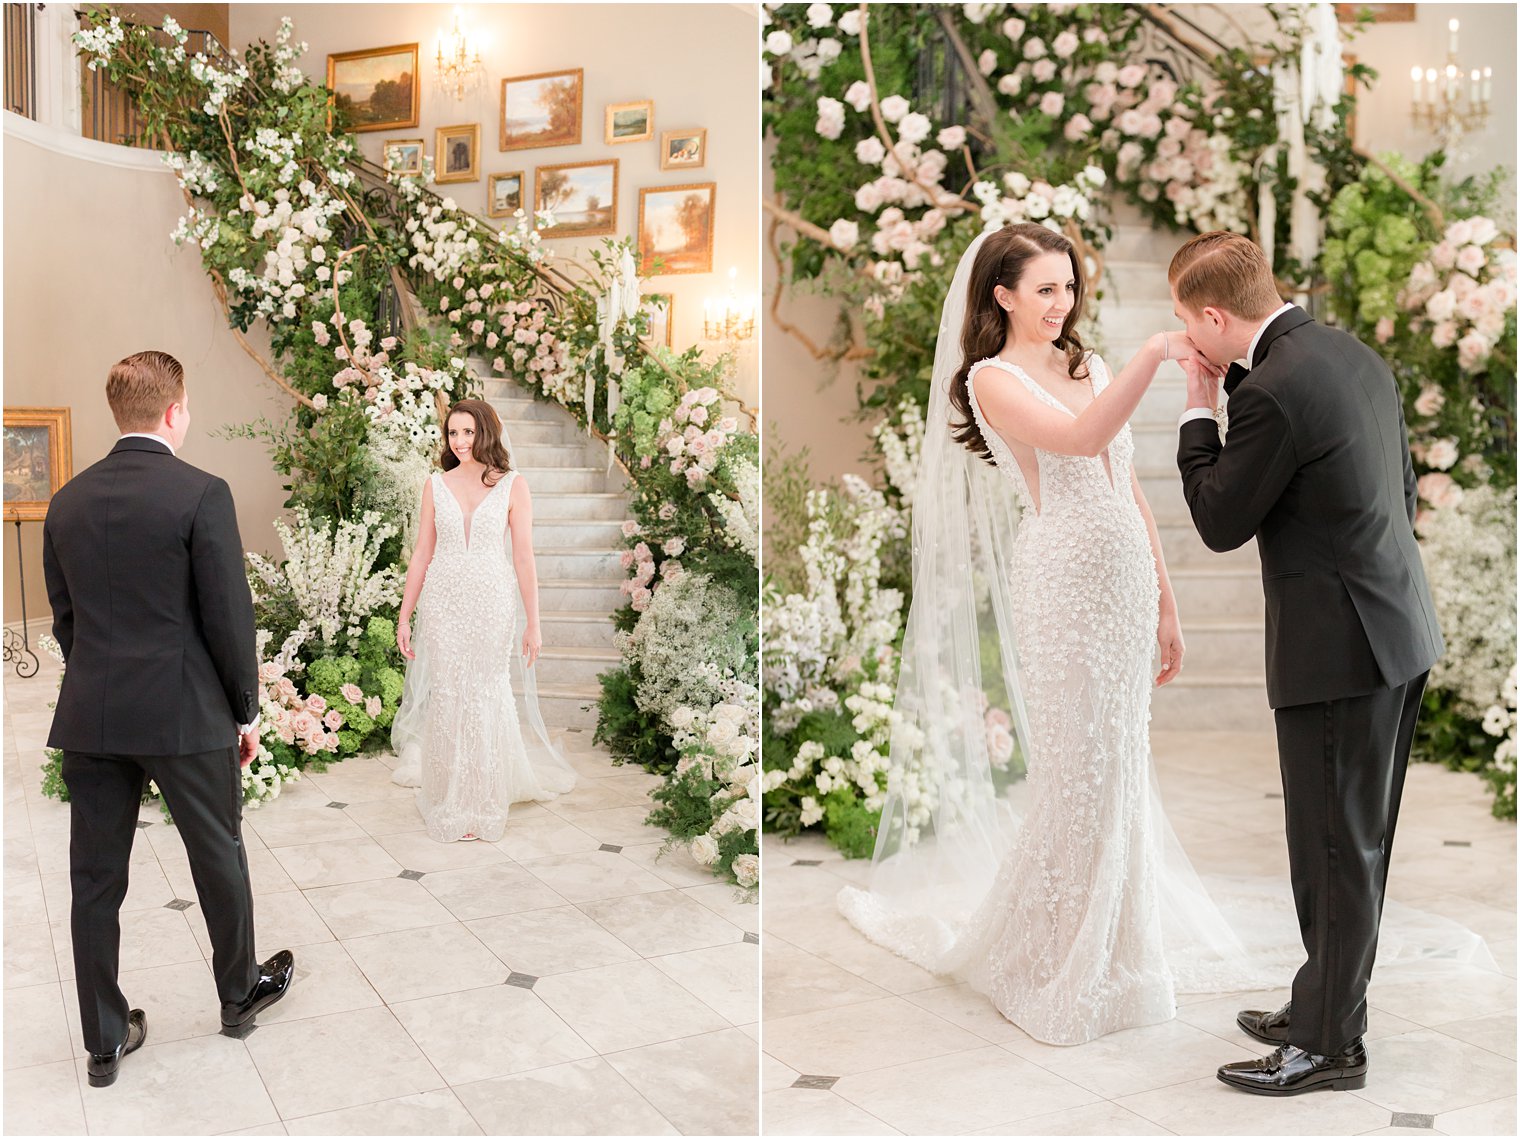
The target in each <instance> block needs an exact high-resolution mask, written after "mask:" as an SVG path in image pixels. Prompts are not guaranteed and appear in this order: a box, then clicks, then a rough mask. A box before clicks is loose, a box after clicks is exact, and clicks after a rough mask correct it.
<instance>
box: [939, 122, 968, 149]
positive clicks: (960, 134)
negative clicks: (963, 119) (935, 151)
mask: <svg viewBox="0 0 1520 1139" xmlns="http://www.w3.org/2000/svg"><path fill="white" fill-rule="evenodd" d="M934 138H935V141H936V142H938V143H939V144H940V145H941V146H942V147H944V148H945V149H946V150H959V149H960V148H961V147H963V146H965V145H966V128H965V127H946V128H945V129H944V130H942V131H940V132H939V134H937V135H935V136H934Z"/></svg>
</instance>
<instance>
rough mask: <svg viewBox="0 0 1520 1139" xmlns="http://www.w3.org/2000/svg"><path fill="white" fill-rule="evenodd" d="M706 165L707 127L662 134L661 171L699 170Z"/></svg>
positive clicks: (663, 132)
mask: <svg viewBox="0 0 1520 1139" xmlns="http://www.w3.org/2000/svg"><path fill="white" fill-rule="evenodd" d="M706 165H707V128H706V127H691V128H689V129H687V130H679V131H662V132H661V133H660V169H661V170H697V169H700V168H701V167H703V166H706Z"/></svg>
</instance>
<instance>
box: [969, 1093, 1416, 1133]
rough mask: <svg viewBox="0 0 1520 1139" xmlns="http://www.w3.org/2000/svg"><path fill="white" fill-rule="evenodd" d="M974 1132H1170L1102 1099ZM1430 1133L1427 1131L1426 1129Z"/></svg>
mask: <svg viewBox="0 0 1520 1139" xmlns="http://www.w3.org/2000/svg"><path fill="white" fill-rule="evenodd" d="M971 1134H973V1135H1170V1134H1171V1132H1170V1131H1168V1130H1167V1129H1166V1128H1165V1127H1161V1126H1159V1125H1157V1124H1155V1123H1152V1122H1151V1121H1150V1120H1148V1119H1143V1118H1141V1117H1140V1116H1138V1115H1136V1114H1135V1113H1134V1112H1133V1111H1126V1110H1125V1109H1124V1108H1122V1107H1120V1106H1119V1105H1118V1104H1116V1103H1110V1102H1109V1101H1107V1100H1100V1101H1098V1102H1097V1103H1089V1104H1084V1105H1083V1106H1081V1107H1069V1108H1067V1109H1066V1110H1064V1111H1053V1112H1050V1113H1049V1114H1046V1115H1031V1116H1029V1117H1027V1118H1024V1119H1015V1120H1013V1121H1011V1122H1010V1121H1006V1120H1005V1121H1004V1122H1002V1123H995V1124H993V1125H992V1126H991V1127H984V1128H981V1129H979V1130H977V1131H973V1132H971ZM1427 1134H1428V1133H1427Z"/></svg>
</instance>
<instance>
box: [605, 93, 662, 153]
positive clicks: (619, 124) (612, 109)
mask: <svg viewBox="0 0 1520 1139" xmlns="http://www.w3.org/2000/svg"><path fill="white" fill-rule="evenodd" d="M606 137H607V143H608V145H615V144H617V143H622V142H648V141H649V140H650V139H652V138H653V137H654V100H653V99H636V100H634V101H633V102H632V103H608V104H607V116H606Z"/></svg>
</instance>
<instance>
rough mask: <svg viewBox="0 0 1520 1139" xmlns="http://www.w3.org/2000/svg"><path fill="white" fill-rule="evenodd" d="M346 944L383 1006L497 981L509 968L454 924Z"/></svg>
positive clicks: (383, 934) (371, 936)
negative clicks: (381, 1000)
mask: <svg viewBox="0 0 1520 1139" xmlns="http://www.w3.org/2000/svg"><path fill="white" fill-rule="evenodd" d="M344 948H346V949H347V950H348V953H349V956H350V957H352V958H353V959H354V962H355V964H357V965H358V966H359V968H360V969H362V970H363V971H364V975H365V976H366V977H367V978H368V979H369V983H370V984H371V985H373V986H374V987H375V991H376V992H378V993H379V994H380V995H381V997H383V998H384V999H385V1001H386V1003H387V1004H395V1003H397V1002H398V1001H410V1000H416V999H417V998H419V997H434V996H438V995H440V994H442V993H457V992H459V991H461V990H463V989H479V988H482V987H484V986H486V985H500V984H501V983H503V982H504V981H505V980H506V979H507V976H508V974H509V973H510V972H511V970H510V969H508V968H507V966H506V965H504V964H503V963H502V961H501V959H500V958H498V957H497V956H496V955H495V954H494V953H492V952H491V951H490V950H489V949H487V948H486V947H485V945H483V944H482V943H481V941H480V939H479V938H478V937H476V936H475V935H474V934H473V933H471V932H470V931H469V930H468V929H466V928H465V927H464V926H463V925H460V924H459V923H458V922H455V923H452V924H450V925H433V926H424V927H423V928H421V929H404V930H397V931H395V932H393V933H376V934H371V935H369V936H368V937H356V938H352V939H351V940H349V941H347V942H345V943H344Z"/></svg>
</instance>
